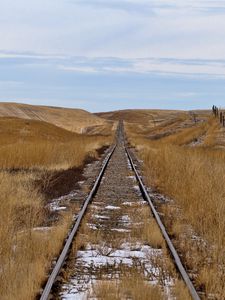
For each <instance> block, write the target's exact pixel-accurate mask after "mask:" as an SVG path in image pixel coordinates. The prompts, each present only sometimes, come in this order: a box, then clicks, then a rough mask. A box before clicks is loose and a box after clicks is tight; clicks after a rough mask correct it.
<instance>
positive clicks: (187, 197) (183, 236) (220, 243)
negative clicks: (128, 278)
mask: <svg viewBox="0 0 225 300" xmlns="http://www.w3.org/2000/svg"><path fill="white" fill-rule="evenodd" d="M144 122H145V121H143V120H142V119H140V120H139V124H136V123H132V122H129V123H128V122H127V123H126V124H125V127H126V132H127V136H128V140H129V142H130V144H131V145H132V146H133V147H135V149H136V151H137V154H138V155H139V157H140V158H141V160H142V161H143V166H144V170H143V171H144V173H145V179H146V181H147V183H148V184H149V186H151V188H152V190H154V191H156V192H157V193H158V192H160V193H162V194H164V195H166V196H168V197H169V198H170V199H173V200H172V201H168V202H165V203H159V202H157V201H156V202H157V206H158V209H159V211H160V213H161V214H162V218H163V221H164V223H165V225H166V227H167V230H168V231H169V232H170V234H171V236H172V238H173V240H174V243H175V245H176V246H177V248H178V250H179V252H181V253H182V260H183V262H184V264H185V265H186V266H187V268H188V269H189V270H191V273H192V274H195V275H194V277H193V278H194V281H195V283H196V285H197V286H198V288H199V289H202V290H203V291H204V292H205V295H206V298H204V297H203V299H209V298H210V297H211V295H213V299H223V298H224V295H225V287H224V284H223V282H224V266H225V259H224V258H225V255H224V249H225V238H224V231H225V221H224V214H225V206H224V194H225V189H224V184H223V183H224V180H225V176H224V161H225V152H224V149H225V128H224V127H222V126H221V125H220V124H219V120H218V119H215V118H214V117H212V115H211V113H210V112H209V111H208V112H207V111H200V112H195V116H193V112H192V113H187V112H186V113H185V112H181V113H177V115H176V117H175V118H174V119H173V118H171V115H170V114H168V115H167V116H166V117H165V119H164V121H162V122H160V123H158V124H157V125H153V124H152V125H151V124H149V125H148V126H146V125H145V126H143V123H144ZM145 124H146V123H145ZM214 296H215V297H214Z"/></svg>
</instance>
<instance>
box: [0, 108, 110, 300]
mask: <svg viewBox="0 0 225 300" xmlns="http://www.w3.org/2000/svg"><path fill="white" fill-rule="evenodd" d="M54 110H57V109H54ZM79 113H80V112H79ZM87 114H88V113H87ZM17 116H18V115H17ZM20 117H21V116H20ZM93 118H94V120H95V118H96V117H93ZM96 119H97V120H98V118H96ZM48 121H49V119H48ZM60 122H63V121H62V120H61V119H60V121H59V122H58V121H57V122H56V123H60ZM73 122H74V124H76V120H74V121H73ZM78 123H79V122H78ZM106 123H107V122H105V121H104V120H103V121H102V124H103V125H102V127H103V130H102V128H100V129H101V130H100V134H94V135H93V132H92V134H91V135H87V134H86V135H85V134H82V135H80V134H77V133H75V132H78V131H79V128H80V127H79V126H78V127H77V128H73V130H74V132H72V131H68V130H66V129H65V128H60V127H58V126H55V125H54V124H51V123H48V122H45V121H40V120H33V119H22V118H15V117H1V118H0V190H1V193H0V245H1V247H0V261H1V271H0V290H1V299H3V300H11V299H13V300H14V299H21V300H24V299H34V298H35V295H36V294H37V293H38V292H39V289H40V286H41V284H42V282H43V281H44V280H45V278H46V274H47V271H48V270H49V268H50V266H51V261H52V259H53V258H54V257H55V256H56V255H57V254H58V252H59V250H60V249H61V247H62V243H63V239H64V237H65V234H66V232H67V230H68V227H69V226H70V225H71V222H72V213H73V212H74V210H73V207H71V209H68V210H67V211H66V212H63V213H60V214H59V216H58V218H57V220H56V221H54V223H52V224H51V226H49V225H48V227H46V225H45V224H46V223H47V221H48V211H46V203H48V200H50V199H51V191H52V190H54V195H55V192H57V188H59V186H60V185H64V186H65V187H67V190H65V188H64V189H63V190H62V191H58V192H59V193H62V192H69V191H70V190H69V189H70V188H71V186H67V185H68V183H67V182H65V180H66V181H67V178H68V174H67V173H68V172H69V174H70V175H71V174H72V175H74V174H75V175H76V176H77V178H78V179H79V176H80V175H81V174H82V170H83V168H84V165H85V163H86V160H87V158H88V161H89V162H90V161H91V160H92V159H97V158H98V156H99V154H98V151H97V150H98V149H101V148H102V147H105V146H107V145H110V144H111V143H112V133H111V132H110V130H111V127H112V124H111V125H110V127H107V126H106V127H104V124H106ZM100 124H101V123H98V126H100ZM89 125H93V126H96V123H95V121H94V122H93V123H91V122H90V123H89ZM82 126H83V125H82ZM85 126H86V125H85ZM64 127H67V125H66V126H64ZM82 128H83V127H82ZM95 131H96V132H97V129H96V127H95ZM103 131H104V134H103ZM71 172H72V173H71ZM66 174H67V175H66ZM64 175H66V176H64ZM75 175H74V176H75ZM51 179H52V181H54V182H51ZM62 179H63V181H62ZM78 179H76V178H74V182H75V181H76V180H78ZM38 183H41V186H39V185H38ZM56 183H57V184H56ZM48 185H50V186H51V189H49V188H48ZM43 186H44V188H45V189H46V190H47V192H48V193H42V190H44V188H43ZM55 190H56V191H55ZM49 191H50V193H49ZM46 194H47V195H49V197H50V198H49V199H46ZM56 194H57V193H56ZM59 195H61V194H59ZM52 197H53V194H52Z"/></svg>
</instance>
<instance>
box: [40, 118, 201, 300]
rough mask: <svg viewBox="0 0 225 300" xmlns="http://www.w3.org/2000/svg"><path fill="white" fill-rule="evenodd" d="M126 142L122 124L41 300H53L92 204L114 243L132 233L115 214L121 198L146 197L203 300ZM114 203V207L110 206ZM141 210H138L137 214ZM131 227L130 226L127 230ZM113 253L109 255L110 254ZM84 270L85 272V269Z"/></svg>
mask: <svg viewBox="0 0 225 300" xmlns="http://www.w3.org/2000/svg"><path fill="white" fill-rule="evenodd" d="M124 141H125V138H124V130H123V124H122V123H121V122H120V124H119V126H118V130H117V144H116V145H115V146H113V147H112V148H111V151H110V152H109V153H108V155H107V156H106V158H105V160H104V161H103V165H102V168H101V171H100V173H99V175H98V177H97V179H96V181H95V184H94V186H93V188H92V190H91V192H90V194H89V196H88V197H87V199H86V200H85V201H84V204H83V207H82V209H81V210H80V212H79V214H78V216H77V217H76V220H75V223H74V226H73V228H72V230H71V232H70V233H69V234H68V237H67V239H66V242H65V246H64V248H63V250H62V252H61V254H60V256H59V258H58V260H57V262H56V265H55V267H54V269H53V271H52V273H51V274H50V276H49V278H48V281H47V283H46V285H45V288H44V290H43V292H42V295H41V297H40V299H41V300H48V299H50V295H51V292H52V287H53V285H54V283H55V281H56V278H57V276H58V274H59V272H60V270H61V268H62V267H63V264H64V262H65V261H66V259H67V258H68V255H69V252H70V249H71V245H72V243H73V241H74V239H75V237H76V234H77V233H78V230H79V228H80V226H81V222H82V220H83V218H84V217H85V216H86V215H87V211H88V208H89V207H91V205H92V204H91V203H92V202H93V203H94V205H93V208H92V209H93V212H90V216H91V218H92V216H95V217H97V220H96V222H97V223H96V226H97V225H99V226H100V227H101V230H102V234H103V235H104V239H105V240H107V239H108V238H109V230H108V227H110V226H111V227H110V228H111V230H112V231H110V239H112V238H113V236H115V238H116V234H117V235H122V236H123V234H124V235H126V232H129V230H127V229H124V228H122V229H121V228H118V226H119V224H121V223H120V221H121V216H120V213H119V212H117V213H115V212H116V211H121V208H122V206H116V204H117V205H118V203H119V201H120V202H121V200H120V197H121V198H122V199H123V198H124V199H127V198H129V199H133V202H130V203H135V201H140V197H142V200H143V199H144V201H145V203H148V205H149V206H150V208H151V212H152V215H153V216H154V219H155V220H156V222H157V224H158V226H159V228H160V231H161V233H162V236H163V238H164V240H165V242H166V245H167V247H168V249H169V252H170V255H171V257H172V259H173V262H174V264H175V266H176V269H177V270H178V272H179V274H180V276H181V278H182V279H183V281H184V283H185V284H186V287H187V289H188V290H189V293H190V295H191V296H192V298H193V299H194V300H200V297H199V296H198V293H197V291H196V289H195V287H194V285H193V283H192V282H191V280H190V278H189V276H188V273H187V272H186V270H185V268H184V266H183V265H182V262H181V260H180V257H179V255H178V253H177V251H176V249H175V247H174V246H173V243H172V241H171V239H170V237H169V235H168V234H167V232H166V229H165V227H164V225H163V223H162V221H161V219H160V216H159V214H158V213H157V211H156V209H155V207H154V205H153V202H152V200H151V199H150V197H149V195H148V192H147V189H146V188H145V185H144V183H143V181H142V179H141V176H140V175H139V173H138V171H137V169H136V166H135V164H134V162H133V159H132V156H131V154H130V152H129V150H128V148H127V147H126V146H125V143H124ZM126 159H127V162H129V167H130V170H129V172H130V173H131V172H133V174H134V176H135V179H134V178H133V180H136V183H138V187H139V191H138V193H139V195H137V194H138V193H137V191H136V193H135V192H134V191H133V190H132V189H131V187H130V181H129V180H131V179H130V177H132V176H125V175H126V172H127V168H126V164H125V162H126ZM127 162H126V163H127ZM117 171H118V174H117ZM107 172H108V173H107ZM110 172H111V173H110ZM121 173H122V174H121ZM120 176H121V177H120ZM134 176H133V177H134ZM103 179H104V180H103ZM102 180H103V182H102ZM107 180H108V182H107ZM101 182H102V183H101ZM120 185H121V187H120ZM116 187H117V188H120V190H119V191H120V192H119V193H117V194H119V195H116V193H115V189H116ZM117 196H118V197H117ZM103 198H106V200H107V199H108V200H107V201H108V205H107V202H106V203H104V205H105V207H104V209H108V215H107V216H104V215H100V216H99V215H97V214H95V211H96V207H97V209H98V211H100V212H101V213H102V212H103V211H104V209H103V207H102V206H101V205H102V199H103ZM93 199H94V201H93ZM112 203H113V204H114V205H110V204H112ZM137 203H138V202H137ZM140 203H141V202H140ZM123 204H124V205H126V202H123ZM127 204H128V203H127ZM128 206H129V204H128ZM138 209H139V208H137V210H138ZM140 209H142V208H140ZM128 211H129V209H128V208H127V212H128ZM125 216H127V218H128V215H125ZM126 222H127V221H126ZM98 223H99V224H98ZM128 223H129V222H128ZM123 225H124V224H123ZM127 225H128V224H126V226H127ZM124 226H125V225H124ZM92 227H93V224H92ZM115 232H116V233H115ZM112 233H113V234H114V235H113V234H112ZM110 251H111V250H110ZM110 251H109V253H110ZM87 252H88V251H87ZM87 252H86V254H87ZM92 253H93V251H92ZM109 253H108V254H107V259H108V258H110V259H112V257H111V256H110V254H109ZM95 255H96V254H95ZM114 259H115V257H114ZM121 262H122V260H121ZM107 263H108V262H107ZM144 263H146V261H144ZM82 270H83V268H82ZM96 270H97V269H96ZM96 270H95V272H97V271H96ZM76 271H77V272H78V273H79V269H76ZM85 276H86V275H85Z"/></svg>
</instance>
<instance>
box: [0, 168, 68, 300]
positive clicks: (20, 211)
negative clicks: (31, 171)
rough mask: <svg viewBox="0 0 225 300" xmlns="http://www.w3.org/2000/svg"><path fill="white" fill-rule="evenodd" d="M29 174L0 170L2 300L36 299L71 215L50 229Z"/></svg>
mask: <svg viewBox="0 0 225 300" xmlns="http://www.w3.org/2000/svg"><path fill="white" fill-rule="evenodd" d="M29 179H30V178H29V177H28V176H27V175H11V174H7V173H5V172H1V173H0V190H1V193H0V207H1V213H0V262H1V267H0V290H1V299H2V300H11V299H12V300H14V299H19V300H20V299H21V300H24V299H33V298H34V296H35V294H37V293H38V292H39V289H40V286H41V283H42V280H43V279H44V278H45V274H46V271H47V270H48V268H50V265H51V260H52V259H53V257H54V256H55V255H56V254H57V253H58V251H59V249H60V247H61V245H62V241H63V238H64V235H65V232H66V229H67V227H68V225H69V224H70V223H71V216H70V215H69V214H68V215H67V216H65V218H64V219H63V220H61V221H60V223H59V224H58V225H57V226H55V227H54V228H51V229H49V230H48V231H44V230H40V231H39V230H35V228H36V227H38V226H39V225H40V224H41V223H42V221H43V219H44V214H43V205H42V198H41V196H40V195H39V194H38V193H37V192H36V191H35V190H33V189H32V188H31V187H30V182H29Z"/></svg>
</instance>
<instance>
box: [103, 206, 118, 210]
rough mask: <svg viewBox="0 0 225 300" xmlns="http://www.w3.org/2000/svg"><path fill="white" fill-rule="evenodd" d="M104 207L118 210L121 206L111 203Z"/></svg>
mask: <svg viewBox="0 0 225 300" xmlns="http://www.w3.org/2000/svg"><path fill="white" fill-rule="evenodd" d="M105 209H112V210H113V209H115V210H118V209H121V207H119V206H113V205H107V206H106V207H105Z"/></svg>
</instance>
